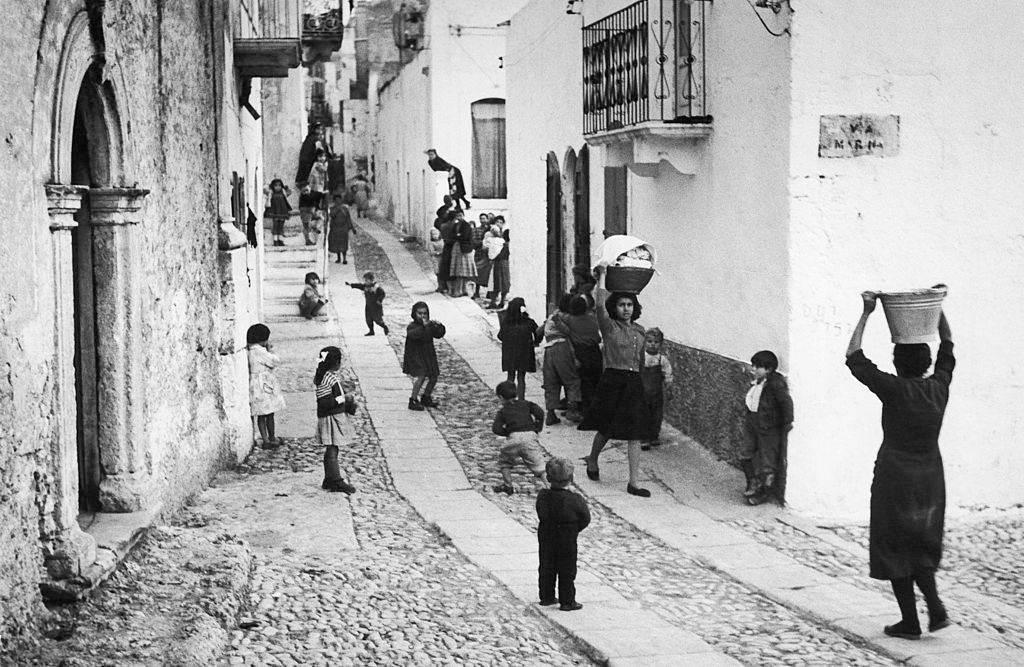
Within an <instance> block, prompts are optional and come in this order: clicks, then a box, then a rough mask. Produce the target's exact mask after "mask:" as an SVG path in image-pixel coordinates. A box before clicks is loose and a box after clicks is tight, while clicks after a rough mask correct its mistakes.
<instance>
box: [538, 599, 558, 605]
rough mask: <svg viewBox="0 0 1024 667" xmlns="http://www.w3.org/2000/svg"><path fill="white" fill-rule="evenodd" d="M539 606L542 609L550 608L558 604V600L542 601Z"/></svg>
mask: <svg viewBox="0 0 1024 667" xmlns="http://www.w3.org/2000/svg"><path fill="white" fill-rule="evenodd" d="M539 604H540V606H542V607H550V606H551V605H553V604H558V598H548V599H546V600H541V601H540V603H539Z"/></svg>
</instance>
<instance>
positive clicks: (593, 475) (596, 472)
mask: <svg viewBox="0 0 1024 667" xmlns="http://www.w3.org/2000/svg"><path fill="white" fill-rule="evenodd" d="M587 479H589V480H591V481H593V482H599V481H601V469H600V468H598V467H597V466H594V469H593V470H591V469H590V462H589V461H588V462H587Z"/></svg>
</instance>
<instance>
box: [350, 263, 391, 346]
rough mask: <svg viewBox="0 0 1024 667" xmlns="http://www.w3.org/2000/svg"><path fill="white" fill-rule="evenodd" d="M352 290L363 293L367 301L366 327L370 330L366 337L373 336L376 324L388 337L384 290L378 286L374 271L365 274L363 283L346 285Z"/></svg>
mask: <svg viewBox="0 0 1024 667" xmlns="http://www.w3.org/2000/svg"><path fill="white" fill-rule="evenodd" d="M345 284H346V285H348V286H349V287H351V288H352V289H358V290H362V291H363V297H364V298H365V299H366V310H365V313H366V326H368V327H369V328H370V330H369V331H368V332H367V333H365V334H363V335H364V336H373V335H374V331H373V325H374V324H376V325H377V326H379V327H380V328H381V329H383V330H384V335H385V336H387V335H388V325H386V324H384V289H383V288H382V287H381V286H380V285H378V284H377V281H376V279H375V278H374V276H373V272H372V271H367V272H366V273H364V274H363V282H361V283H348V282H347V283H345Z"/></svg>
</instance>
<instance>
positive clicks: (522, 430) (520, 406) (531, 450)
mask: <svg viewBox="0 0 1024 667" xmlns="http://www.w3.org/2000/svg"><path fill="white" fill-rule="evenodd" d="M494 393H496V394H497V395H498V397H499V398H501V402H502V405H501V408H500V409H499V410H498V414H496V415H495V416H494V424H493V425H492V426H491V430H492V431H493V432H494V434H495V435H503V436H505V437H506V438H508V441H507V442H506V443H505V445H503V446H502V448H501V453H500V454H498V470H500V471H501V479H502V483H501V484H496V485H495V486H494V487H493V488H494V492H495V493H506V494H508V495H512V494H513V493H515V487H514V486H512V468H514V467H515V465H516V463H517V462H518V460H519V459H522V460H523V463H524V464H526V467H527V468H529V469H530V471H531V472H533V474H534V475H535V476H536V478H537V482H536V486H537V489H538V490H540V489H544V488H546V487H547V480H546V478H545V475H544V455H543V453H542V452H541V449H540V442H539V441H538V439H537V434H538V433H540V431H541V429H543V428H544V410H543V408H541V407H540V406H539V405H537V404H536V403H532V402H530V401H527V400H519V399H517V398H516V385H515V383H514V382H508V381H507V380H506V381H505V382H499V383H498V386H497V388H496V389H495V391H494Z"/></svg>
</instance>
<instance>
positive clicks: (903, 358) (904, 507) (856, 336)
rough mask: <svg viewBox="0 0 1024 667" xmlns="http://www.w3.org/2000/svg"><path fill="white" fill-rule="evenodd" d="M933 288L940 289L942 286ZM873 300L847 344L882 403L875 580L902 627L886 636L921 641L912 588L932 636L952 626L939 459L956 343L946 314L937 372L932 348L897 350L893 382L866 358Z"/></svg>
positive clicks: (854, 366) (874, 497) (875, 484)
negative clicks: (945, 588) (882, 583)
mask: <svg viewBox="0 0 1024 667" xmlns="http://www.w3.org/2000/svg"><path fill="white" fill-rule="evenodd" d="M936 287H941V286H939V285H937V286H936ZM877 296H878V295H877V294H876V293H875V292H864V293H863V294H861V298H862V300H863V303H864V311H863V313H862V314H861V316H860V321H859V322H857V326H856V327H855V328H854V330H853V335H852V336H851V337H850V345H849V347H848V348H847V350H846V365H847V366H848V367H849V369H850V372H851V373H853V376H854V377H855V378H857V380H859V381H860V382H861V384H863V385H864V386H866V387H867V388H868V389H870V390H871V392H872V393H873V394H875V395H876V396H878V398H879V400H881V402H882V446H881V447H880V448H879V450H878V456H877V457H876V459H875V474H874V479H873V480H872V482H871V528H870V538H869V539H870V541H869V553H870V565H871V569H870V576H871V578H872V579H888V580H889V582H890V583H891V585H892V591H893V594H894V595H895V596H896V602H897V604H899V607H900V613H901V614H902V619H901V620H900V622H899V623H894V624H893V625H887V626H885V634H887V635H889V636H890V637H899V638H901V639H920V638H921V624H920V622H919V621H918V618H917V603H916V600H915V595H914V584H917V587H918V588H920V589H921V593H922V594H923V595H924V599H925V602H926V603H927V605H928V631H929V632H935V631H936V630H941V629H942V628H944V627H946V626H948V625H949V617H948V616H947V614H946V608H945V607H944V606H943V604H942V600H940V599H939V593H938V589H937V587H936V585H935V570H936V569H937V568H938V567H939V561H940V560H941V559H942V536H943V533H944V530H945V516H946V481H945V473H944V472H943V467H942V455H941V454H940V453H939V430H940V429H941V428H942V418H943V416H944V415H945V412H946V402H947V401H948V400H949V383H950V382H951V381H952V379H953V368H954V366H956V359H954V358H953V338H952V334H951V333H950V330H949V322H948V321H947V320H946V314H945V313H942V314H941V315H940V317H939V351H938V354H937V356H936V359H935V371H934V373H932V375H931V376H929V377H924V375H925V373H927V372H928V368H929V366H931V362H932V358H931V350H930V349H929V347H928V344H927V343H916V344H910V345H903V344H897V345H895V346H894V347H893V353H892V362H893V366H895V367H896V375H891V374H889V373H885V372H883V371H880V370H879V369H878V367H876V366H875V365H874V364H873V363H872V362H871V361H870V360H869V359H868V358H867V357H866V356H864V352H863V350H861V339H862V338H863V335H864V326H865V325H866V324H867V321H868V316H869V315H871V312H872V311H873V310H874V309H875V301H876V299H877Z"/></svg>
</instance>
